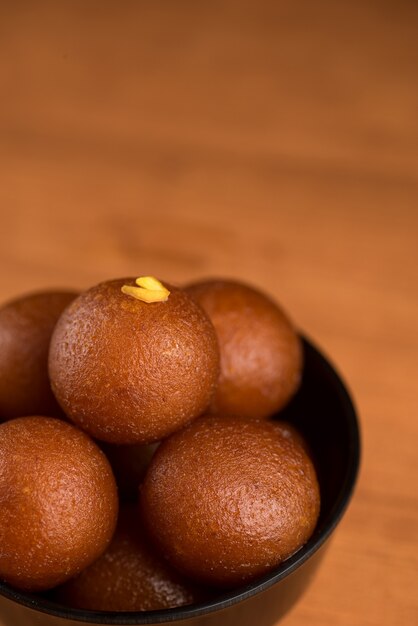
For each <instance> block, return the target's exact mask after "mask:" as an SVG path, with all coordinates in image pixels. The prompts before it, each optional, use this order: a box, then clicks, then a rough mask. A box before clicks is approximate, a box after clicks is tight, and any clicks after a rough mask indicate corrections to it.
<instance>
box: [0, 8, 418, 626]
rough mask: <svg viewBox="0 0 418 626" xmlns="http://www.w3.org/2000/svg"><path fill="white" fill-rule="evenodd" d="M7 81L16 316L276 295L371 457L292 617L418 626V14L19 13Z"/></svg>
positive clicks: (3, 245) (8, 30)
mask: <svg viewBox="0 0 418 626" xmlns="http://www.w3.org/2000/svg"><path fill="white" fill-rule="evenodd" d="M0 85H1V98H0V215H1V222H0V262H1V265H2V273H1V281H0V296H1V298H2V300H4V299H6V298H9V297H12V296H14V295H16V294H19V293H21V292H24V291H28V290H32V289H39V288H45V287H58V286H64V287H80V288H83V287H87V286H89V285H91V284H94V283H96V282H99V281H100V280H103V279H107V278H110V277H118V276H123V275H135V276H137V275H145V274H153V275H156V276H159V277H160V278H163V279H166V280H169V281H171V282H174V283H179V284H181V283H182V282H185V281H188V280H191V279H195V278H197V277H200V276H208V275H226V276H235V277H237V278H240V279H244V280H247V281H249V282H252V283H255V284H257V285H259V286H260V287H261V288H264V289H265V290H267V291H268V292H270V293H271V294H272V295H273V296H275V297H276V298H277V299H278V300H279V301H280V302H281V303H282V304H283V306H284V308H285V309H287V311H288V312H289V313H290V315H291V316H292V317H293V319H294V320H295V322H296V323H297V325H298V326H299V327H300V328H301V329H303V331H304V332H306V333H307V334H308V335H309V336H311V337H312V338H313V339H314V340H316V342H317V343H319V345H321V346H322V347H323V348H324V349H325V351H326V352H327V353H328V354H329V355H330V356H331V357H332V359H333V360H334V362H336V363H337V364H338V366H339V369H340V370H341V371H342V372H343V374H344V376H345V378H346V379H347V381H348V383H349V386H350V387H351V388H352V390H353V393H354V397H355V399H356V400H357V403H358V405H359V409H360V414H361V416H362V418H363V420H362V424H363V435H364V445H365V452H364V461H363V468H362V475H361V481H360V486H359V488H358V492H357V497H356V498H355V500H354V502H353V504H352V506H351V508H350V511H349V513H348V514H347V516H346V518H345V520H344V522H343V524H342V526H341V529H340V532H339V533H338V534H337V537H336V539H335V540H334V544H333V547H332V550H330V551H329V554H328V556H327V557H326V563H325V564H324V567H323V568H322V569H321V571H320V573H319V574H318V577H317V578H316V580H315V582H314V583H313V585H312V587H311V590H310V592H309V593H308V594H307V595H306V596H305V598H304V599H303V601H302V602H301V603H300V604H299V605H298V606H297V607H296V608H295V609H294V611H293V612H292V613H291V614H290V615H289V617H287V618H286V624H287V625H288V626H299V625H302V624H307V623H310V624H314V625H315V624H318V626H319V624H321V626H327V625H328V624H329V625H333V626H334V625H337V626H339V625H340V626H346V625H347V626H348V625H350V626H351V625H352V624H355V623H357V624H359V623H361V624H362V625H363V626H377V625H379V626H381V625H382V624H383V625H386V624H387V625H389V624H390V625H393V624H412V623H414V622H415V619H417V620H418V600H417V597H416V572H417V567H418V551H417V550H416V547H417V545H418V536H417V528H418V505H417V493H416V486H415V485H416V484H417V481H418V475H417V461H416V460H417V449H416V441H417V438H418V422H417V420H416V414H417V410H418V402H417V399H416V388H415V389H414V388H413V387H414V384H413V382H415V380H416V373H417V366H418V359H417V344H418V329H417V319H418V294H417V285H418V271H417V268H418V254H417V240H418V4H417V3H416V2H414V1H413V0H411V1H407V0H399V1H395V0H383V1H379V0H363V1H360V0H359V1H356V0H352V1H349V0H339V1H337V2H336V1H332V0H317V1H316V2H309V1H308V0H300V1H296V2H292V1H291V0H277V1H274V0H258V1H255V0H252V1H248V0H240V1H234V0H223V1H221V0H219V1H218V0H213V1H212V2H206V3H203V2H192V1H188V0H153V1H151V0H138V1H133V0H132V1H128V0H121V1H119V2H110V1H101V2H99V1H98V0H90V1H89V2H83V1H81V0H71V1H67V0H63V1H61V2H53V1H52V0H51V1H45V0H40V1H38V2H30V1H26V2H25V1H23V0H21V1H16V2H3V3H1V6H0ZM415 387H416V385H415ZM411 546H412V548H415V549H411Z"/></svg>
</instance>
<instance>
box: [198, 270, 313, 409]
mask: <svg viewBox="0 0 418 626" xmlns="http://www.w3.org/2000/svg"><path fill="white" fill-rule="evenodd" d="M187 291H188V292H189V293H190V294H191V295H192V296H193V297H194V298H195V299H196V301H197V302H198V303H199V304H200V305H201V306H202V307H203V308H204V309H205V311H206V313H207V314H208V315H209V317H210V319H211V320H212V323H213V325H214V326H215V329H216V332H217V335H218V340H219V347H220V353H221V372H220V377H219V384H218V388H217V391H216V393H215V395H214V397H213V400H212V404H211V412H212V413H215V414H217V413H218V414H220V415H239V416H245V417H268V416H270V415H273V413H275V412H276V411H279V410H280V409H282V408H283V407H284V406H285V405H286V404H287V402H288V401H289V400H290V398H291V397H292V396H293V394H294V393H295V392H296V390H297V388H298V386H299V382H300V378H301V370H302V346H301V341H300V339H299V337H298V335H297V333H296V332H295V330H294V328H293V326H292V324H291V322H290V321H289V319H288V317H287V316H286V315H285V314H284V312H283V311H282V310H281V309H280V308H279V307H278V306H277V304H276V303H275V302H273V301H272V300H271V299H270V298H269V297H268V296H266V295H264V294H263V293H261V292H259V291H257V290H256V289H254V288H253V287H250V286H248V285H244V284H242V283H238V282H235V281H227V280H208V281H203V282H199V283H195V284H192V285H189V286H188V288H187Z"/></svg>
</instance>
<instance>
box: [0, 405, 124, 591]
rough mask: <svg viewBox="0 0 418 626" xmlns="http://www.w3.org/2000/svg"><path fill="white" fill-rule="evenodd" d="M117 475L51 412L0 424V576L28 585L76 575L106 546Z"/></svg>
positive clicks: (115, 505)
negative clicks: (114, 476) (42, 415)
mask: <svg viewBox="0 0 418 626" xmlns="http://www.w3.org/2000/svg"><path fill="white" fill-rule="evenodd" d="M117 513H118V498H117V489H116V484H115V480H114V478H113V475H112V471H111V468H110V465H109V463H108V461H107V459H106V456H105V455H104V453H103V452H102V451H101V450H100V449H99V448H98V446H97V445H96V444H95V443H94V442H93V441H92V440H91V439H90V437H88V435H86V434H85V433H83V432H82V431H80V430H79V429H77V428H75V427H74V426H72V425H70V424H68V423H67V422H64V421H61V420H57V419H54V418H49V417H38V416H36V417H20V418H16V419H14V420H10V421H8V422H5V423H4V424H1V425H0V579H2V580H4V581H6V582H8V583H10V584H12V585H14V586H15V587H17V588H18V589H23V590H26V591H40V590H46V589H50V588H52V587H54V586H56V585H58V584H60V583H63V582H64V581H66V580H67V579H69V578H71V577H72V576H74V575H76V574H78V573H79V572H80V571H81V570H82V569H83V568H85V567H87V566H88V565H90V563H92V562H93V561H94V560H95V559H97V558H98V557H99V556H100V555H101V554H102V552H103V551H104V550H105V549H106V547H107V546H108V544H109V542H110V540H111V538H112V535H113V532H114V529H115V526H116V521H117Z"/></svg>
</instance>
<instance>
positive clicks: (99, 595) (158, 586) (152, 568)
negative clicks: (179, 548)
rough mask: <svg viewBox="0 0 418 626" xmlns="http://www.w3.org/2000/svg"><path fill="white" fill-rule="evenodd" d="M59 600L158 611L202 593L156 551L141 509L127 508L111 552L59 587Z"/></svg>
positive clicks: (76, 605)
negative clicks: (140, 511) (145, 528)
mask: <svg viewBox="0 0 418 626" xmlns="http://www.w3.org/2000/svg"><path fill="white" fill-rule="evenodd" d="M54 598H55V599H56V600H58V601H59V602H61V603H63V604H66V605H68V606H71V607H74V608H77V609H87V610H91V611H154V610H158V609H169V608H174V607H176V606H183V605H185V604H192V603H193V602H195V601H197V600H198V599H199V594H198V592H197V591H196V590H195V589H194V588H193V587H192V585H191V584H190V583H187V582H185V581H184V580H183V578H182V577H181V576H180V574H178V573H177V572H175V571H173V570H172V569H171V568H170V566H169V565H168V564H167V563H165V561H163V560H162V558H161V557H160V556H158V555H157V554H156V552H155V551H154V549H153V548H152V546H150V544H149V541H148V540H147V537H146V536H145V535H144V531H143V529H142V527H141V525H140V524H139V522H138V515H137V511H136V507H133V506H126V507H124V508H123V509H122V510H121V513H120V518H119V522H118V527H117V529H116V533H115V535H114V538H113V540H112V543H111V544H110V546H109V547H108V549H107V550H106V552H105V553H104V554H103V555H102V556H101V557H100V558H99V559H98V560H97V561H95V563H93V564H92V565H90V567H88V568H87V569H85V570H84V571H83V572H81V574H80V575H79V576H77V577H76V578H74V579H72V580H70V581H68V582H67V583H65V584H64V585H62V587H60V588H58V589H57V590H56V593H55V594H54Z"/></svg>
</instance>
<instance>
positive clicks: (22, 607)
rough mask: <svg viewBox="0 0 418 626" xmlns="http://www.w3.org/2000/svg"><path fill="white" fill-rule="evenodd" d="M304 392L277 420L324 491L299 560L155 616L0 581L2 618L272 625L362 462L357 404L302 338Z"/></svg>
mask: <svg viewBox="0 0 418 626" xmlns="http://www.w3.org/2000/svg"><path fill="white" fill-rule="evenodd" d="M303 347H304V356H305V367H304V373H303V377H302V383H301V387H300V389H299V391H298V393H297V394H296V396H295V397H294V398H293V400H292V401H291V403H290V404H289V405H288V407H287V408H286V409H285V410H284V411H282V412H281V413H280V415H278V418H279V419H284V420H287V421H289V422H290V423H292V424H294V425H295V426H296V427H297V428H298V429H299V430H300V432H301V433H302V434H303V435H304V437H305V438H306V440H307V441H308V443H309V446H310V448H311V452H312V455H313V460H314V463H315V466H316V470H317V473H318V479H319V484H320V488H321V513H320V517H319V520H318V524H317V526H316V529H315V531H314V534H313V535H312V537H311V538H310V539H309V541H308V542H307V543H306V544H305V545H304V546H303V547H302V548H301V549H300V550H299V551H298V552H296V553H295V554H294V555H293V556H292V557H290V558H289V559H287V560H286V561H284V562H283V563H282V564H281V565H280V566H279V567H277V568H275V569H274V570H273V571H271V572H270V573H269V574H267V575H266V576H264V577H263V578H260V579H259V580H257V581H256V582H253V583H251V584H249V585H247V586H245V587H240V588H239V589H235V590H233V591H230V592H228V593H224V594H223V595H219V596H217V597H216V599H212V600H210V601H208V602H205V603H201V604H194V605H190V606H186V607H179V608H176V609H168V610H163V611H150V612H132V613H126V612H125V613H121V612H94V611H82V610H75V609H71V608H68V607H63V606H61V605H59V604H55V603H53V602H51V601H49V600H47V599H45V598H43V597H41V596H37V595H35V594H28V593H23V592H20V591H17V590H15V589H13V588H12V587H10V586H9V585H6V584H4V583H0V619H1V620H2V622H3V624H5V626H16V625H17V624H18V625H19V626H69V625H70V624H73V625H74V626H76V625H77V624H80V622H82V623H83V622H84V623H90V624H113V625H120V626H122V625H138V624H164V623H179V624H180V623H183V622H184V621H186V624H187V625H188V626H238V625H239V626H253V625H254V624H257V626H270V625H272V624H274V623H276V622H277V621H278V620H279V619H280V617H282V616H283V615H284V614H285V613H286V612H287V611H288V610H289V608H290V607H291V606H292V605H293V604H294V603H295V602H296V601H297V599H298V598H299V597H300V595H301V594H302V593H303V591H304V590H305V589H306V587H307V586H308V584H309V582H310V580H311V578H312V575H313V574H314V572H315V570H316V568H317V566H318V564H319V562H320V560H321V557H322V556H323V554H324V550H325V549H326V547H327V546H328V543H329V542H328V540H329V538H330V536H331V535H332V533H333V532H334V530H335V528H336V526H337V524H338V522H339V521H340V519H341V517H342V515H343V513H344V511H345V509H346V507H347V505H348V502H349V500H350V498H351V495H352V492H353V488H354V485H355V482H356V478H357V473H358V467H359V460H360V433H359V424H358V419H357V416H356V411H355V409H354V406H353V402H352V400H351V398H350V396H349V394H348V391H347V389H346V388H345V386H344V383H343V382H342V380H341V378H340V377H339V375H338V374H337V372H336V371H335V369H334V367H333V366H332V365H331V364H330V363H329V361H328V360H327V359H326V358H325V357H324V356H323V355H322V354H321V353H320V352H319V351H318V350H317V349H316V348H315V347H314V346H313V345H312V343H310V342H309V341H308V340H306V339H303Z"/></svg>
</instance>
